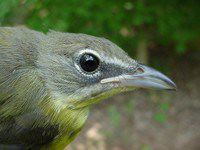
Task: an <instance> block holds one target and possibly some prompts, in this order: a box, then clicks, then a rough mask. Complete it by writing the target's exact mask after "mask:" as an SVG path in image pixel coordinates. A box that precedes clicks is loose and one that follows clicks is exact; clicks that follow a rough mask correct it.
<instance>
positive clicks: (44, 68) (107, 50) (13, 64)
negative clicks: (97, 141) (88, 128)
mask: <svg viewBox="0 0 200 150" xmlns="http://www.w3.org/2000/svg"><path fill="white" fill-rule="evenodd" d="M137 88H147V89H161V90H175V89H176V85H175V83H174V82H173V81H172V80H171V79H169V78H168V77H167V76H166V75H164V74H162V73H161V72H159V71H156V70H155V69H153V68H151V67H148V66H146V65H144V64H142V63H139V62H138V61H136V60H134V59H132V58H131V57H130V56H128V54H127V53H126V52H125V51H123V50H122V49H121V48H120V47H119V46H117V45H116V44H114V43H112V42H111V41H109V40H108V39H105V38H102V37H95V36H91V35H87V34H82V33H64V32H58V31H53V30H50V31H49V32H48V33H42V32H39V31H35V30H32V29H28V28H25V27H24V28H19V27H0V145H1V146H0V147H8V149H14V148H21V149H50V150H51V149H52V150H62V149H64V148H65V147H66V146H67V145H68V144H69V143H70V142H71V141H73V140H74V139H75V138H76V137H77V135H78V134H79V132H80V131H81V129H82V128H83V126H84V124H85V123H86V120H87V118H88V115H89V109H90V107H91V106H92V105H93V104H96V103H98V102H100V101H102V100H104V99H107V98H108V97H111V96H113V95H115V94H118V93H122V92H125V91H132V90H135V89H137Z"/></svg>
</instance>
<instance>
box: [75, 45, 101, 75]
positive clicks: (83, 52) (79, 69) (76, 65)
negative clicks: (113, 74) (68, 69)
mask: <svg viewBox="0 0 200 150" xmlns="http://www.w3.org/2000/svg"><path fill="white" fill-rule="evenodd" d="M87 53H88V54H93V55H95V56H96V57H97V58H98V59H99V60H101V57H100V55H99V54H98V53H97V52H96V51H94V50H92V49H83V50H81V51H79V52H78V53H77V54H76V57H77V58H78V59H77V60H76V61H75V63H74V65H75V67H76V69H77V70H78V71H79V72H80V73H81V74H84V75H87V76H99V75H100V71H99V70H97V71H96V72H93V73H86V72H85V71H83V69H82V68H81V67H80V65H79V59H80V57H81V56H82V55H84V54H87ZM100 62H101V61H100Z"/></svg>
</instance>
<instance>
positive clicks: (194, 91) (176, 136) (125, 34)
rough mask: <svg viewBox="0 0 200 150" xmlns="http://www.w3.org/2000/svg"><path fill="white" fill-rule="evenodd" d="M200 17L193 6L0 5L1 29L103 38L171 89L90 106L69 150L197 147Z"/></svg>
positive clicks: (120, 2) (143, 1)
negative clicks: (168, 80)
mask: <svg viewBox="0 0 200 150" xmlns="http://www.w3.org/2000/svg"><path fill="white" fill-rule="evenodd" d="M199 16H200V1H198V0H129V1H127V0H87V1H83V0H0V25H1V26H26V27H28V28H31V29H35V30H38V31H42V32H48V30H49V29H52V30H58V31H63V32H75V33H86V34H91V35H94V36H101V37H105V38H108V39H109V40H111V41H113V42H114V43H116V44H118V45H119V46H120V47H122V48H123V49H124V50H125V51H126V52H127V53H128V54H129V55H131V56H132V57H133V58H135V59H137V60H139V61H141V62H143V63H145V64H148V65H150V66H152V67H154V68H156V69H158V70H160V71H162V72H164V73H165V74H167V75H168V76H170V77H171V78H172V79H173V80H174V81H175V82H176V83H177V85H178V91H177V92H166V91H165V92H161V91H146V90H137V91H135V92H130V93H125V94H121V95H118V96H115V97H113V98H110V99H109V100H105V101H103V102H102V103H100V104H98V105H96V106H94V107H93V109H92V111H91V113H90V117H89V119H88V121H87V124H86V126H85V128H84V129H83V131H82V132H81V134H80V136H79V137H78V138H77V139H76V140H75V141H74V142H73V143H72V144H71V145H70V146H69V147H68V149H70V150H87V149H89V150H96V149H98V150H131V149H133V150H169V149H172V150H199V149H200V143H199V139H200V117H199V116H200V100H199V97H200V93H199V92H200V91H199V90H200V88H199V86H200V78H199V75H200V44H199V43H200V17H199Z"/></svg>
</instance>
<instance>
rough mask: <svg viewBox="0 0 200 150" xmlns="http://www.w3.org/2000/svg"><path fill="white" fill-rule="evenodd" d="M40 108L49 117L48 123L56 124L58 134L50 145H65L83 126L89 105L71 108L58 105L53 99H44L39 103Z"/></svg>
mask: <svg viewBox="0 0 200 150" xmlns="http://www.w3.org/2000/svg"><path fill="white" fill-rule="evenodd" d="M41 108H42V109H43V112H44V113H45V115H46V116H48V117H49V118H50V123H51V124H54V125H58V127H59V135H58V137H57V138H56V139H55V140H54V141H53V143H51V144H50V145H51V147H52V146H53V147H55V146H56V147H59V148H60V147H65V146H66V145H67V144H69V143H70V141H71V140H73V139H74V138H75V137H76V135H77V134H78V133H79V131H80V130H81V129H82V127H83V126H84V124H85V122H86V120H87V117H88V114H89V107H83V108H81V109H72V108H69V107H67V106H62V107H61V106H60V105H59V103H58V102H56V101H55V100H52V99H51V100H48V99H47V100H46V102H44V103H43V104H41Z"/></svg>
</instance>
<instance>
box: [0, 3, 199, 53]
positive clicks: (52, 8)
mask: <svg viewBox="0 0 200 150" xmlns="http://www.w3.org/2000/svg"><path fill="white" fill-rule="evenodd" d="M199 6H200V1H198V0H185V1H181V0H159V1H157V0H128V1H127V0H117V1H116V0H109V1H108V0H87V1H82V0H1V1H0V9H1V11H0V24H1V25H2V26H6V25H21V24H24V25H26V26H28V27H30V28H33V29H36V30H39V31H44V32H47V31H48V30H49V29H53V30H59V31H65V32H76V33H77V32H82V33H87V34H92V35H96V36H104V37H106V38H109V39H110V40H112V41H113V42H115V43H117V44H118V45H120V46H121V47H122V48H123V49H125V50H126V51H127V52H128V53H129V54H132V56H134V54H135V51H134V50H135V49H136V47H137V44H138V42H139V41H140V40H141V39H146V40H147V41H148V43H150V44H149V45H165V46H170V48H172V49H174V51H172V52H175V54H183V53H185V52H186V50H187V49H190V50H191V48H190V47H191V46H193V45H196V43H198V42H199V41H198V40H199V35H200V28H199V26H200V18H199V13H200V11H199ZM147 46H148V45H147ZM193 49H194V48H193ZM197 49H198V48H197Z"/></svg>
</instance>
